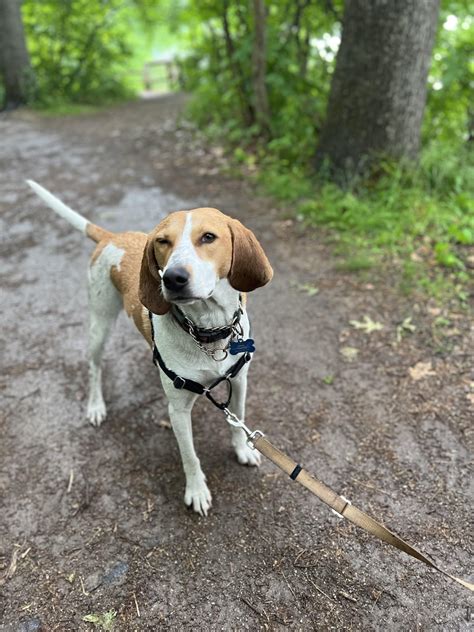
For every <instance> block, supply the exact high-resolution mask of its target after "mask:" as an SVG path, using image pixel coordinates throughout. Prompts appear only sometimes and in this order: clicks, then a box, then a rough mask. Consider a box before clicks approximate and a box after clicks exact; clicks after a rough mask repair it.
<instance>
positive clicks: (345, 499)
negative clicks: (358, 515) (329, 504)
mask: <svg viewBox="0 0 474 632" xmlns="http://www.w3.org/2000/svg"><path fill="white" fill-rule="evenodd" d="M339 498H342V500H343V501H344V502H345V503H346V504H345V505H344V509H345V508H346V507H347V505H352V503H351V501H350V500H347V498H346V497H345V496H342V495H341V496H339ZM344 509H343V510H342V511H344ZM331 511H332V513H333V514H334V515H335V516H337V517H338V518H344V516H343V515H342V514H340V513H339V512H338V511H336V510H335V509H331Z"/></svg>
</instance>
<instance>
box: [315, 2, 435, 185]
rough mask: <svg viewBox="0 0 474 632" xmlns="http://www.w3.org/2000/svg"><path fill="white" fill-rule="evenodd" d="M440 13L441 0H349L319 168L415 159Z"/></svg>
mask: <svg viewBox="0 0 474 632" xmlns="http://www.w3.org/2000/svg"><path fill="white" fill-rule="evenodd" d="M438 14H439V0H397V2H392V1H390V0H346V9H345V14H344V19H343V28H342V39H341V46H340V48H339V52H338V55H337V60H336V69H335V72H334V76H333V80H332V84H331V92H330V96H329V103H328V109H327V115H326V122H325V124H324V126H323V129H322V132H321V137H320V142H319V147H318V149H317V153H316V166H317V167H321V165H322V164H323V163H324V162H327V163H328V166H329V168H330V169H331V171H332V172H333V173H336V174H339V176H340V175H341V174H344V175H345V176H349V177H350V176H352V175H354V174H355V173H357V172H359V171H361V170H362V169H363V168H364V167H365V166H367V165H368V164H370V162H371V161H373V160H374V159H375V158H376V157H377V156H387V157H393V158H408V159H414V158H416V156H417V154H418V150H419V144H420V129H421V122H422V119H423V112H424V108H425V101H426V83H427V77H428V70H429V67H430V61H431V52H432V48H433V43H434V38H435V33H436V25H437V20H438Z"/></svg>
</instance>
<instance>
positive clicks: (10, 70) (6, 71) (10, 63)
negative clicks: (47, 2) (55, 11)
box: [0, 0, 33, 109]
mask: <svg viewBox="0 0 474 632" xmlns="http://www.w3.org/2000/svg"><path fill="white" fill-rule="evenodd" d="M0 75H1V77H2V79H3V85H4V88H5V98H4V103H3V107H4V108H5V109H12V108H15V107H17V106H19V105H21V104H23V103H26V102H27V100H28V97H29V96H30V95H31V89H32V83H33V73H32V69H31V64H30V56H29V54H28V50H27V48H26V42H25V34H24V31H23V22H22V19H21V6H20V0H0Z"/></svg>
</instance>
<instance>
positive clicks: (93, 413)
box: [87, 399, 107, 428]
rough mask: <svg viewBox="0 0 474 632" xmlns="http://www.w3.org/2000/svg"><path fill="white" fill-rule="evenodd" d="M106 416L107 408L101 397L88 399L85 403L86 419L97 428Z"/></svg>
mask: <svg viewBox="0 0 474 632" xmlns="http://www.w3.org/2000/svg"><path fill="white" fill-rule="evenodd" d="M106 416H107V410H106V408H105V403H104V400H103V399H100V400H98V399H95V400H93V401H89V403H88V405H87V419H88V420H89V422H90V423H91V424H92V425H93V426H96V428H98V427H99V426H100V424H101V423H102V422H103V421H104V419H105V418H106Z"/></svg>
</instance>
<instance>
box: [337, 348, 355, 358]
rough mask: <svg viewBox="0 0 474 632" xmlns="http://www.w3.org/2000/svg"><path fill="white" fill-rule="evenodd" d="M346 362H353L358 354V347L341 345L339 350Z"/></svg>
mask: <svg viewBox="0 0 474 632" xmlns="http://www.w3.org/2000/svg"><path fill="white" fill-rule="evenodd" d="M339 351H340V352H341V354H342V355H343V356H344V357H345V358H346V360H347V361H348V362H354V360H356V359H357V356H358V355H359V349H357V348H356V347H341V349H340V350H339Z"/></svg>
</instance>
